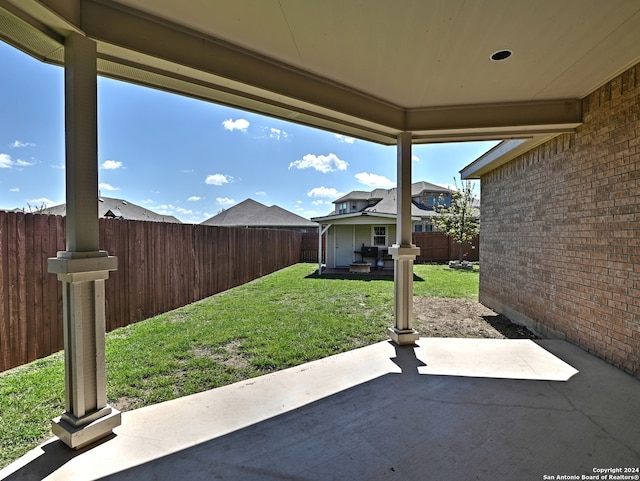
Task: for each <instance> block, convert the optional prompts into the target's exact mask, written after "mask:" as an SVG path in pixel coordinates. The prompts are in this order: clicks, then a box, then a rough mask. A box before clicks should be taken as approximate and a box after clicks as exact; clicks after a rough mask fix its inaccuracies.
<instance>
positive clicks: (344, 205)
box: [338, 202, 347, 214]
mask: <svg viewBox="0 0 640 481" xmlns="http://www.w3.org/2000/svg"><path fill="white" fill-rule="evenodd" d="M346 213H347V203H346V202H341V203H339V204H338V214H346Z"/></svg>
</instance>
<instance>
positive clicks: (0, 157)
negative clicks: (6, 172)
mask: <svg viewBox="0 0 640 481" xmlns="http://www.w3.org/2000/svg"><path fill="white" fill-rule="evenodd" d="M12 166H13V160H11V156H9V155H7V154H0V169H10V168H11V167H12Z"/></svg>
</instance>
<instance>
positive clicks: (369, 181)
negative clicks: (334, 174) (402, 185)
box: [355, 172, 396, 189]
mask: <svg viewBox="0 0 640 481" xmlns="http://www.w3.org/2000/svg"><path fill="white" fill-rule="evenodd" d="M355 177H356V179H358V182H360V183H361V184H364V185H366V186H367V187H371V188H372V189H393V188H394V187H395V186H396V183H395V182H393V181H392V180H389V179H387V178H386V177H384V176H382V175H378V174H369V173H367V172H360V173H359V174H356V176H355Z"/></svg>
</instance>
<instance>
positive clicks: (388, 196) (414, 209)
mask: <svg viewBox="0 0 640 481" xmlns="http://www.w3.org/2000/svg"><path fill="white" fill-rule="evenodd" d="M424 191H427V192H429V193H436V194H448V193H451V192H452V190H451V189H449V188H447V187H442V186H440V185H436V184H431V183H430V182H424V181H421V182H415V183H413V184H411V196H412V197H416V196H418V195H420V194H421V193H422V192H424ZM397 195H398V189H397V188H395V187H394V188H393V189H374V190H372V191H370V192H365V191H362V190H354V191H353V192H349V193H348V194H346V195H344V196H342V197H340V198H339V199H338V200H335V201H333V203H334V204H339V203H340V202H346V201H347V200H377V202H376V204H375V205H372V206H370V207H367V208H365V209H363V210H362V212H371V213H374V212H375V213H377V214H392V215H396V213H397V212H396V211H397V205H398V204H397V200H396V199H397ZM411 215H412V216H416V217H430V216H433V215H435V212H434V211H433V210H425V209H421V208H420V207H418V206H417V205H416V204H412V205H411Z"/></svg>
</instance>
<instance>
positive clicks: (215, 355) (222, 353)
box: [192, 339, 250, 369]
mask: <svg viewBox="0 0 640 481" xmlns="http://www.w3.org/2000/svg"><path fill="white" fill-rule="evenodd" d="M241 344H242V341H241V340H239V339H236V340H233V341H231V342H228V343H227V344H224V345H222V346H218V347H216V348H210V347H206V348H202V347H200V348H194V349H192V352H193V354H194V355H196V356H198V357H209V358H211V359H213V360H214V361H215V362H218V363H220V364H224V365H225V366H230V367H234V368H236V369H243V368H247V367H249V366H250V364H249V361H248V360H247V358H246V357H244V355H243V352H242V350H241V349H240V346H241Z"/></svg>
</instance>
